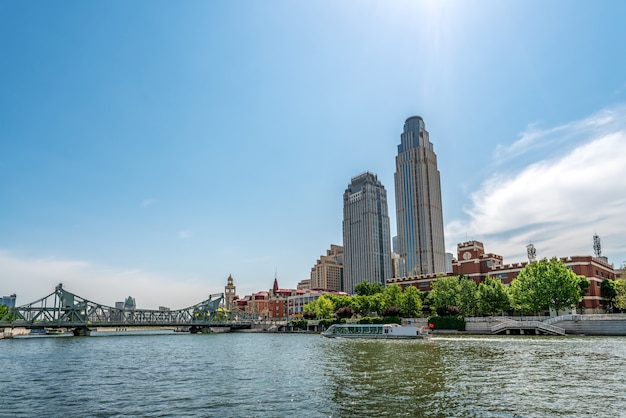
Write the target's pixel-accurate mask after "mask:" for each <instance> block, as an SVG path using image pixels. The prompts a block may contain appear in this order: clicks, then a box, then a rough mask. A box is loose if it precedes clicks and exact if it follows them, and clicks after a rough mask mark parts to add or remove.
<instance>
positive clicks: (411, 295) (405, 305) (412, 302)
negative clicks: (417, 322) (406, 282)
mask: <svg viewBox="0 0 626 418" xmlns="http://www.w3.org/2000/svg"><path fill="white" fill-rule="evenodd" d="M421 293H422V291H421V290H419V289H418V288H417V287H415V286H409V287H407V288H406V289H404V293H403V294H402V302H401V303H400V312H401V313H402V316H403V317H405V318H417V317H419V316H421V315H422V297H421Z"/></svg>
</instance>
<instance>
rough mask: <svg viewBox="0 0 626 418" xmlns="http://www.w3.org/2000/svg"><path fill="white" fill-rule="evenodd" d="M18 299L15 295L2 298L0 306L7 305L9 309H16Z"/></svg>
mask: <svg viewBox="0 0 626 418" xmlns="http://www.w3.org/2000/svg"><path fill="white" fill-rule="evenodd" d="M16 298H17V296H16V295H15V293H14V294H12V295H9V296H2V298H1V299H0V305H6V306H8V307H9V308H15V299H16Z"/></svg>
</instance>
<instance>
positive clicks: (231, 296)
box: [224, 275, 237, 310]
mask: <svg viewBox="0 0 626 418" xmlns="http://www.w3.org/2000/svg"><path fill="white" fill-rule="evenodd" d="M236 296H237V287H236V286H235V285H234V284H233V276H231V275H228V282H227V284H226V286H224V298H225V299H226V300H225V301H224V302H225V303H224V304H225V305H226V309H228V310H232V309H233V306H234V303H233V301H234V300H235V297H236Z"/></svg>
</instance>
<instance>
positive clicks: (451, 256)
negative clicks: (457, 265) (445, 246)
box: [446, 253, 454, 273]
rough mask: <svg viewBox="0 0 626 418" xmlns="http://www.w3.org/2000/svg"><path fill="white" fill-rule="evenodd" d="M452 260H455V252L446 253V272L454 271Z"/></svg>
mask: <svg viewBox="0 0 626 418" xmlns="http://www.w3.org/2000/svg"><path fill="white" fill-rule="evenodd" d="M452 260H454V254H452V253H446V273H450V272H451V271H452Z"/></svg>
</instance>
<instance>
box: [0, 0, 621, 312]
mask: <svg viewBox="0 0 626 418" xmlns="http://www.w3.org/2000/svg"><path fill="white" fill-rule="evenodd" d="M624 21H626V3H622V2H618V1H594V2H588V1H551V2H544V1H523V2H522V1H518V2H514V1H510V2H501V1H489V0H487V1H480V2H469V1H455V2H452V1H449V2H448V1H434V0H433V1H394V2H388V1H367V0H366V1H311V2H289V1H267V2H256V1H233V2H225V1H211V2H208V1H187V2H168V1H151V2H141V1H137V2H122V1H110V2H103V1H101V2H98V1H95V2H81V1H65V2H61V3H49V2H21V1H6V0H0V57H1V61H0V63H1V65H0V293H2V294H9V293H17V295H18V303H27V302H30V301H33V300H35V299H37V298H39V297H42V296H44V295H46V294H48V293H50V292H52V291H53V289H54V286H55V285H56V284H57V283H59V282H63V283H64V286H65V287H66V288H67V289H68V290H70V291H73V292H75V293H78V294H79V295H81V296H84V297H86V298H88V299H91V300H95V301H97V302H100V303H105V304H113V303H114V302H115V301H119V300H123V298H124V297H126V296H128V295H132V296H134V297H135V298H136V299H137V303H138V305H139V306H140V307H145V308H155V307H157V306H159V305H167V306H170V307H172V308H177V307H183V306H188V305H191V304H193V303H196V302H198V301H199V300H201V299H204V297H205V296H206V295H208V294H210V293H215V292H222V291H223V286H224V285H225V283H226V278H227V277H228V275H229V274H232V275H233V277H234V278H235V284H236V285H237V286H238V293H239V294H240V295H242V296H243V295H245V294H249V293H251V292H254V291H259V290H267V289H269V288H270V287H271V286H272V283H273V279H274V275H275V272H277V273H278V279H279V283H280V285H281V287H295V286H296V284H297V283H298V281H300V280H301V279H304V278H307V277H308V275H309V273H310V268H311V266H313V265H314V263H315V261H316V259H317V258H318V257H319V256H320V255H321V254H324V253H325V251H326V249H328V248H329V246H330V244H331V243H334V244H341V243H342V232H341V231H342V229H341V228H342V227H341V223H342V195H343V192H344V191H345V188H346V186H347V185H348V183H349V182H350V179H351V177H353V176H356V175H357V174H359V173H361V172H363V171H371V172H374V173H376V174H377V175H378V177H379V179H380V180H381V181H382V183H383V185H384V186H385V187H386V189H387V192H388V197H389V204H390V207H389V209H390V210H389V211H390V213H391V214H392V215H391V225H392V231H395V216H394V215H393V213H394V212H395V201H394V192H393V189H394V186H393V173H394V170H395V155H396V151H397V144H398V143H399V141H400V133H401V132H402V125H403V122H404V120H405V119H406V118H407V117H409V116H412V115H421V116H422V117H423V118H424V120H425V123H426V128H427V129H428V131H429V132H430V138H431V141H432V142H433V144H434V147H435V152H436V153H437V157H438V163H439V170H440V172H441V183H442V195H443V196H442V197H443V204H444V221H445V223H446V249H447V250H448V251H450V252H453V253H455V254H456V244H457V243H459V242H462V241H465V240H467V239H478V240H481V241H483V242H484V243H485V247H486V250H487V251H489V252H494V253H497V254H501V255H502V256H504V261H505V263H509V262H511V263H513V262H518V261H523V260H524V259H525V246H526V245H527V244H528V243H529V242H532V243H533V244H535V246H536V248H537V253H538V255H539V256H540V257H544V256H545V257H551V256H561V257H564V256H568V255H590V254H592V252H593V250H592V236H593V234H594V233H597V234H598V235H600V237H601V239H602V244H603V255H606V256H608V257H609V261H611V262H613V263H614V264H615V265H616V266H619V265H621V264H622V262H623V261H624V260H626V240H625V239H624V237H625V236H626V222H624V221H623V220H624V218H625V215H626V197H625V196H626V182H624V180H623V179H624V178H626V157H625V155H626V51H625V49H626V47H625V46H624V45H626V29H625V28H624V24H623V22H624Z"/></svg>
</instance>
